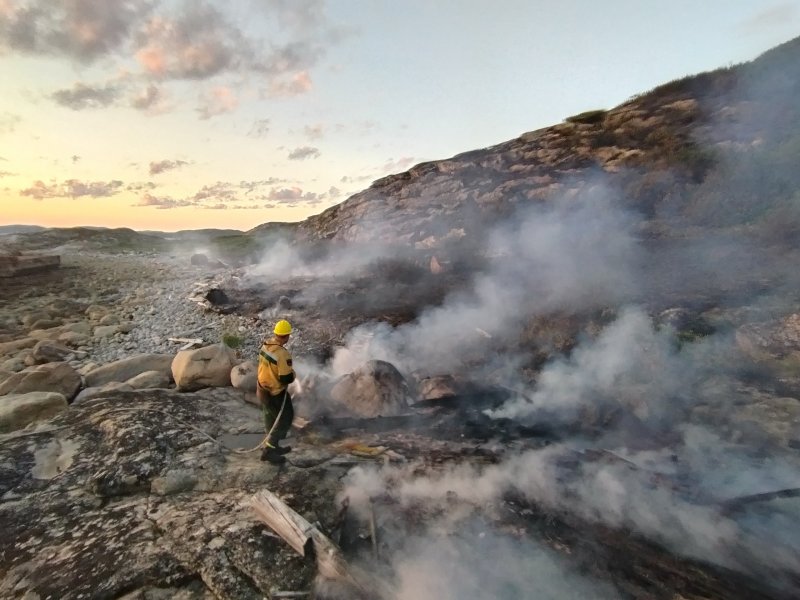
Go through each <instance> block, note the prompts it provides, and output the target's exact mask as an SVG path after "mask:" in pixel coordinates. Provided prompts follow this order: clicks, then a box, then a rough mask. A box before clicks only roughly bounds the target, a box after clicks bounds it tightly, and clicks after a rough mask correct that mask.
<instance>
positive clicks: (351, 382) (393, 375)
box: [331, 360, 410, 418]
mask: <svg viewBox="0 0 800 600" xmlns="http://www.w3.org/2000/svg"><path fill="white" fill-rule="evenodd" d="M409 396H410V394H409V390H408V383H407V382H406V380H405V377H403V375H402V374H401V373H400V371H398V370H397V369H396V368H395V367H394V365H392V364H391V363H388V362H385V361H382V360H370V361H368V362H366V363H365V364H364V365H362V366H361V367H359V368H358V369H357V370H355V371H353V372H352V373H350V374H348V375H345V376H344V377H342V378H341V379H340V380H339V381H337V382H336V385H334V386H333V388H332V389H331V398H332V399H333V400H334V401H335V402H336V403H338V404H339V405H340V406H342V407H343V408H344V409H345V410H346V411H347V412H349V413H351V414H353V415H355V416H358V417H365V418H371V417H378V416H384V417H385V416H390V415H398V414H402V413H404V412H406V411H407V410H408V404H409Z"/></svg>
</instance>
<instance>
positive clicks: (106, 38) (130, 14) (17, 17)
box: [0, 0, 154, 63]
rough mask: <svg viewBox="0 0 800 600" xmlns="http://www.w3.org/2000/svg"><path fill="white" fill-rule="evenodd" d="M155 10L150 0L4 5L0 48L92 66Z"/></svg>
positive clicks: (34, 1) (44, 1)
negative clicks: (59, 56) (76, 61)
mask: <svg viewBox="0 0 800 600" xmlns="http://www.w3.org/2000/svg"><path fill="white" fill-rule="evenodd" d="M153 6H154V3H153V2H152V1H150V0H72V1H70V2H50V1H49V0H29V1H27V2H26V1H19V2H11V3H9V2H6V3H4V5H3V8H4V10H2V11H0V48H2V47H4V48H6V49H8V50H12V51H18V52H24V53H29V54H49V55H62V56H66V57H68V58H71V59H74V60H78V61H80V62H84V63H89V62H93V61H95V60H97V59H98V58H100V57H102V56H104V55H106V54H108V53H110V52H112V51H115V50H118V49H119V48H120V47H121V46H122V45H123V44H124V43H125V42H126V41H127V40H128V39H129V37H130V35H131V32H132V31H133V30H134V29H135V28H136V27H137V26H138V25H139V24H140V23H141V22H142V21H143V19H144V18H145V17H146V15H147V14H148V13H149V12H150V11H151V10H152V8H153Z"/></svg>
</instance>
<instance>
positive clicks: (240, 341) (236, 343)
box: [222, 333, 244, 350]
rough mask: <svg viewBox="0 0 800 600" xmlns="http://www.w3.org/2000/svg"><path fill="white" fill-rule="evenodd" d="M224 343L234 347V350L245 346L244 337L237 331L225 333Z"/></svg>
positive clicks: (223, 335) (223, 336)
mask: <svg viewBox="0 0 800 600" xmlns="http://www.w3.org/2000/svg"><path fill="white" fill-rule="evenodd" d="M222 343H223V344H225V345H226V346H227V347H228V348H233V349H234V350H236V349H237V348H241V347H242V346H244V338H243V337H242V336H240V335H237V334H235V333H223V334H222Z"/></svg>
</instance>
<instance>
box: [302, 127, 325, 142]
mask: <svg viewBox="0 0 800 600" xmlns="http://www.w3.org/2000/svg"><path fill="white" fill-rule="evenodd" d="M303 132H304V133H305V134H306V136H307V137H308V139H310V140H312V141H313V140H320V139H322V136H323V135H325V126H324V125H323V124H322V123H317V124H316V125H306V126H305V127H304V128H303Z"/></svg>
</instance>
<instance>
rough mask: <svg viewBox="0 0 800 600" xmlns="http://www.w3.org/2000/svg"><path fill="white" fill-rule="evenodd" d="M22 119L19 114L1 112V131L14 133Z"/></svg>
mask: <svg viewBox="0 0 800 600" xmlns="http://www.w3.org/2000/svg"><path fill="white" fill-rule="evenodd" d="M21 121H22V118H21V117H20V116H19V115H15V114H14V113H10V112H4V113H2V114H0V133H12V132H13V131H14V130H15V129H16V128H17V125H19V123H20V122H21Z"/></svg>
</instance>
